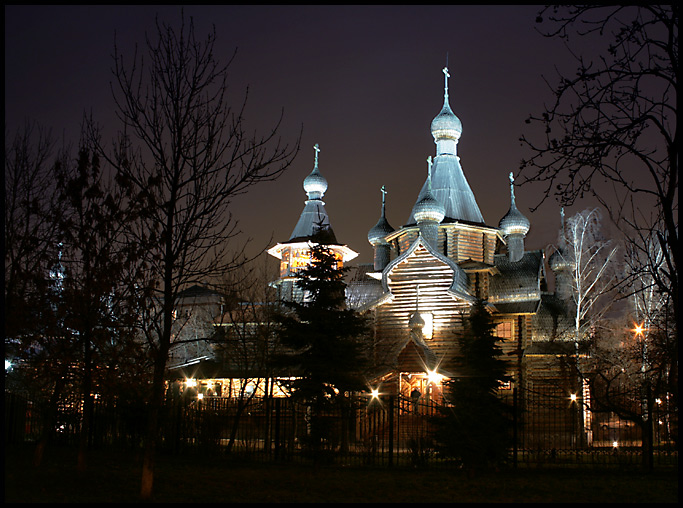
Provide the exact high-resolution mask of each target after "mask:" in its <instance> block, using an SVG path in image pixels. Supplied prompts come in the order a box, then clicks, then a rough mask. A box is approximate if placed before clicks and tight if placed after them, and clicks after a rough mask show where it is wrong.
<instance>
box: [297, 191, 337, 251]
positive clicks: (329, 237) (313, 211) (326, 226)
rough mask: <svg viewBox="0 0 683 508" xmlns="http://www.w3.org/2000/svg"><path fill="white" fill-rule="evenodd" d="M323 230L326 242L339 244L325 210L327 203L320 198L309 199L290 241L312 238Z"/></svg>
mask: <svg viewBox="0 0 683 508" xmlns="http://www.w3.org/2000/svg"><path fill="white" fill-rule="evenodd" d="M321 232H324V233H325V236H326V241H325V243H328V244H335V245H336V244H338V242H337V238H336V236H335V234H334V231H333V230H332V226H330V217H329V216H328V215H327V211H326V210H325V203H324V202H323V201H322V200H320V199H308V200H306V204H305V206H304V209H303V211H302V212H301V215H300V216H299V221H298V222H297V223H296V226H295V227H294V230H293V231H292V234H291V235H290V237H289V240H288V241H289V242H303V241H306V240H311V239H313V238H314V237H316V236H317V235H318V234H319V233H321Z"/></svg>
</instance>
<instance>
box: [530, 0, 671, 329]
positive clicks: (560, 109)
mask: <svg viewBox="0 0 683 508" xmlns="http://www.w3.org/2000/svg"><path fill="white" fill-rule="evenodd" d="M537 21H538V22H539V23H545V22H547V23H548V26H547V28H545V29H544V30H542V33H543V35H544V36H546V37H556V38H560V39H562V40H564V41H566V42H567V44H568V46H569V44H581V43H585V44H590V45H591V46H590V47H591V55H596V57H595V58H594V59H591V58H589V57H588V55H581V54H580V53H581V52H580V50H577V51H572V55H573V56H574V57H575V60H576V64H577V72H576V74H574V75H572V76H568V75H563V72H564V71H562V72H560V71H558V77H557V80H556V83H555V84H550V83H549V86H550V88H551V90H552V91H553V96H554V100H553V102H551V104H550V105H549V106H546V107H545V108H544V109H545V111H543V113H542V114H540V115H537V116H536V115H532V116H530V118H529V119H528V120H527V122H528V123H532V124H534V125H539V126H540V127H542V128H543V129H542V130H541V131H539V132H540V134H539V135H538V137H536V135H535V134H532V133H530V134H529V135H528V136H527V135H525V136H523V137H522V138H521V141H522V142H523V144H524V145H525V146H527V147H528V148H529V149H530V150H531V152H532V155H531V156H530V157H529V158H528V159H526V160H523V161H522V165H521V170H522V176H523V178H524V179H522V180H521V181H522V183H527V182H542V183H544V184H545V185H546V187H545V192H544V193H543V197H542V200H541V203H542V202H543V201H544V200H545V199H547V198H548V197H550V196H554V197H556V198H557V199H559V200H560V201H561V202H562V203H563V204H565V205H571V204H573V203H574V202H575V201H576V200H577V199H579V198H581V197H583V196H584V194H586V195H593V196H595V197H596V198H597V199H598V200H599V202H600V203H601V204H602V206H603V207H604V208H605V209H606V210H607V211H608V212H609V214H610V216H611V218H612V219H613V220H614V222H615V223H616V224H617V225H618V227H619V229H620V230H621V231H622V232H623V233H624V235H625V238H624V240H625V242H626V243H630V244H631V245H632V246H637V243H638V241H639V239H640V238H642V237H648V236H651V237H652V238H653V239H655V238H656V240H657V242H658V244H659V246H660V248H661V254H662V258H661V260H662V262H661V264H660V265H659V267H658V268H657V269H656V270H655V271H652V268H653V265H652V263H644V264H642V265H641V266H640V270H643V271H651V273H650V276H651V277H652V279H653V281H654V282H655V283H656V284H657V286H658V288H659V291H660V292H662V293H663V294H667V295H669V297H670V299H671V302H672V308H673V314H674V321H675V323H676V327H678V319H679V317H678V316H679V312H678V264H679V260H680V247H679V243H678V170H679V168H678V154H679V146H680V138H679V135H678V131H677V125H678V115H677V111H678V110H677V106H678V100H677V91H678V76H679V73H680V63H679V60H678V48H679V46H678V6H677V5H673V4H672V5H645V6H640V5H638V6H636V5H609V6H606V5H605V6H602V5H584V6H549V7H545V8H543V9H542V10H541V12H540V13H539V16H538V18H537ZM577 36H578V37H577ZM601 47H602V51H601V50H600V49H598V50H597V51H595V50H596V48H601ZM539 205H540V203H539ZM633 275H634V276H635V277H639V275H637V274H635V273H634V274H633Z"/></svg>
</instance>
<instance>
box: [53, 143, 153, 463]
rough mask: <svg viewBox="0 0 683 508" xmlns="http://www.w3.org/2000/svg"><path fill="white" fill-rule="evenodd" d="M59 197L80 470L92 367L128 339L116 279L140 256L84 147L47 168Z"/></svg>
mask: <svg viewBox="0 0 683 508" xmlns="http://www.w3.org/2000/svg"><path fill="white" fill-rule="evenodd" d="M54 179H55V185H56V188H57V191H58V197H59V200H60V202H61V203H62V206H63V212H62V213H61V215H60V217H59V218H58V219H57V223H58V225H59V230H60V236H61V238H63V240H64V247H63V251H62V254H63V256H62V260H61V262H62V263H63V264H64V266H65V275H66V277H65V279H64V281H63V288H62V289H63V292H62V307H61V312H60V316H61V318H62V319H63V320H64V327H63V330H62V336H61V337H60V340H64V339H65V338H66V336H69V337H71V340H72V341H73V342H74V343H75V344H78V349H79V351H78V354H77V355H76V356H75V357H74V358H71V359H70V360H71V361H72V362H73V361H74V360H77V364H78V365H79V369H78V370H79V379H80V385H81V397H82V402H83V405H82V419H81V426H80V442H79V453H78V469H79V470H80V471H83V470H85V467H86V456H87V453H86V451H87V447H88V437H89V435H90V432H91V423H92V422H91V420H92V414H93V408H94V399H93V393H97V392H98V391H99V383H98V379H97V377H98V372H99V371H101V370H102V369H103V368H105V366H106V365H107V364H108V362H109V358H106V357H105V351H107V350H108V349H109V348H107V345H108V344H112V343H116V345H117V347H118V348H121V349H126V348H124V346H123V344H122V342H121V339H122V338H128V337H129V334H128V333H127V330H125V329H126V328H127V324H128V319H127V316H126V315H125V314H126V313H127V312H128V311H131V310H133V311H135V309H134V308H132V307H131V306H124V305H121V302H122V301H123V300H125V298H126V295H125V286H123V285H122V284H121V283H120V281H121V280H122V279H123V278H124V276H130V274H131V267H133V266H135V265H136V264H137V262H138V259H139V258H140V255H141V250H142V247H143V246H141V245H138V244H133V243H128V244H126V243H125V242H123V239H124V235H123V232H124V231H125V230H126V228H127V227H128V226H129V225H130V212H133V211H134V209H130V208H127V207H126V206H123V203H124V202H125V200H126V199H127V196H126V195H125V192H124V191H123V190H122V189H121V188H120V187H118V186H116V185H115V184H114V182H113V181H111V179H109V178H107V175H106V172H105V171H104V170H103V168H102V167H101V166H100V159H99V157H98V156H97V154H94V153H93V152H92V150H91V149H90V147H88V146H87V145H82V146H81V148H80V149H79V152H78V158H77V160H76V161H75V162H72V161H67V163H66V164H64V165H59V166H57V167H56V168H55V171H54Z"/></svg>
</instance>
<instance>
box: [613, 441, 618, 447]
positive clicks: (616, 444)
mask: <svg viewBox="0 0 683 508" xmlns="http://www.w3.org/2000/svg"><path fill="white" fill-rule="evenodd" d="M612 448H619V441H616V440H615V441H612Z"/></svg>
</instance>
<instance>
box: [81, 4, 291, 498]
mask: <svg viewBox="0 0 683 508" xmlns="http://www.w3.org/2000/svg"><path fill="white" fill-rule="evenodd" d="M156 29H157V34H156V38H155V39H152V38H147V41H146V43H147V44H146V46H147V50H148V51H147V54H146V57H147V58H148V60H146V61H143V59H142V58H141V57H138V55H137V52H136V54H135V55H134V56H133V58H132V59H131V60H130V61H126V60H124V58H123V55H121V54H120V53H119V51H118V48H117V47H115V51H114V69H113V74H114V91H113V94H114V98H115V101H116V105H117V112H118V115H119V118H120V120H121V121H122V122H123V136H122V138H121V141H120V143H119V144H118V145H117V146H116V147H115V148H116V149H115V152H114V156H113V157H112V158H111V162H112V163H113V164H114V165H115V167H116V169H117V178H118V181H119V182H120V183H121V184H122V185H125V186H130V187H131V188H132V189H133V190H134V196H135V199H136V200H137V201H138V202H140V203H144V204H145V211H144V212H143V213H142V214H141V217H140V219H141V220H140V224H139V227H138V228H131V230H130V234H131V239H130V241H139V242H141V243H142V244H144V245H148V246H149V250H148V255H147V263H148V265H149V268H150V271H151V274H152V277H153V278H154V281H155V283H156V284H157V285H158V289H159V292H160V297H159V300H158V306H157V307H154V306H153V305H151V304H150V305H149V306H148V309H149V310H150V311H154V312H153V314H152V315H151V316H150V317H151V318H152V319H151V321H150V322H149V323H148V326H147V327H146V328H145V333H146V337H147V339H148V342H149V346H150V348H151V352H152V355H153V360H154V376H153V380H152V394H151V403H150V410H149V427H148V431H147V439H146V443H145V454H144V460H143V469H142V486H141V495H142V497H143V498H145V499H147V498H149V497H150V496H151V494H152V488H153V478H154V456H155V444H156V443H155V441H156V437H157V430H158V416H159V409H160V407H161V404H162V401H163V398H164V381H165V379H164V376H165V373H166V362H167V357H168V353H169V348H170V346H171V335H172V329H173V310H174V306H175V302H176V298H177V296H178V292H179V291H180V290H181V289H182V288H183V287H184V286H186V285H187V284H190V283H196V282H199V281H201V280H203V279H206V278H208V277H210V276H211V275H214V274H216V273H221V272H224V271H229V270H230V269H234V267H235V266H236V265H238V264H240V263H241V259H242V257H241V255H240V252H239V249H235V246H234V244H233V240H234V239H235V236H236V235H237V234H238V233H239V230H238V228H237V222H236V220H235V217H234V216H233V215H232V212H231V208H230V207H231V201H232V199H233V198H234V197H235V196H236V195H238V194H241V193H243V192H245V191H246V190H247V189H248V188H249V187H251V186H252V185H255V184H257V183H259V182H264V181H269V180H274V179H275V178H277V177H278V176H279V175H280V174H282V172H283V171H284V170H285V169H286V168H287V167H288V166H289V164H290V163H291V161H292V159H293V156H294V155H295V154H296V151H297V150H298V142H297V143H296V146H294V148H291V147H289V146H287V145H282V144H281V143H280V140H279V139H278V138H277V130H278V126H279V122H278V123H277V124H276V125H275V126H274V128H273V129H272V130H271V131H269V132H268V134H267V135H265V136H258V135H255V134H254V135H248V134H247V133H246V132H245V131H244V127H245V126H244V116H243V115H244V104H242V107H241V109H239V110H238V111H236V112H235V111H233V110H232V109H231V108H230V107H229V105H228V101H227V97H226V92H227V77H228V72H227V70H228V65H229V63H230V62H228V64H225V65H224V64H222V63H221V62H219V61H217V59H216V55H215V53H214V49H215V43H216V34H215V30H214V31H213V32H211V33H210V34H209V35H208V36H207V38H206V39H205V40H200V39H198V38H197V37H196V36H195V30H194V25H193V22H192V19H191V18H190V21H189V23H186V21H185V19H184V16H183V21H182V23H181V26H180V28H179V30H175V29H174V28H172V27H170V26H168V25H166V24H164V23H160V22H157V25H156ZM92 132H93V136H94V137H95V138H96V139H98V140H99V135H98V134H97V129H95V128H94V126H93V129H92ZM102 153H105V151H104V150H103V151H102ZM229 249H232V254H231V253H230V252H231V251H230V250H229Z"/></svg>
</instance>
